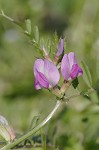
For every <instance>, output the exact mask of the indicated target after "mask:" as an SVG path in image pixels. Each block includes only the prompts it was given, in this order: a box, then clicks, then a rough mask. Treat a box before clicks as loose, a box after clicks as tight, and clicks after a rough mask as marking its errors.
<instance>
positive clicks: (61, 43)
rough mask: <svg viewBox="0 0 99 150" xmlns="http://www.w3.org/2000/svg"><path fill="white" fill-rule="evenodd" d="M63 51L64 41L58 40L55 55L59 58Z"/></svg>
mask: <svg viewBox="0 0 99 150" xmlns="http://www.w3.org/2000/svg"><path fill="white" fill-rule="evenodd" d="M63 51H64V40H63V39H60V43H59V46H58V51H57V53H56V56H60V55H61V54H62V53H63Z"/></svg>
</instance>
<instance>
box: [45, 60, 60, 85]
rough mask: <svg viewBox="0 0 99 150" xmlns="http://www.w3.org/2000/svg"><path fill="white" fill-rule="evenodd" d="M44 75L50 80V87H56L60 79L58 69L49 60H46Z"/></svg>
mask: <svg viewBox="0 0 99 150" xmlns="http://www.w3.org/2000/svg"><path fill="white" fill-rule="evenodd" d="M44 75H45V77H46V79H47V80H48V82H49V84H50V87H54V86H55V85H56V84H57V83H58V81H59V79H60V74H59V71H58V69H57V67H56V66H55V65H54V64H53V63H52V62H50V61H48V60H47V59H44Z"/></svg>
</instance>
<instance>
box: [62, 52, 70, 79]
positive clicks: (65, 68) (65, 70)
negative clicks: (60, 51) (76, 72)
mask: <svg viewBox="0 0 99 150" xmlns="http://www.w3.org/2000/svg"><path fill="white" fill-rule="evenodd" d="M61 73H62V75H63V77H64V79H65V80H68V79H69V77H70V64H69V59H68V55H67V54H65V55H64V56H63V59H62V62H61Z"/></svg>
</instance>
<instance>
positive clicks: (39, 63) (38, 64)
mask: <svg viewBox="0 0 99 150" xmlns="http://www.w3.org/2000/svg"><path fill="white" fill-rule="evenodd" d="M37 72H41V73H44V61H43V60H42V59H37V60H36V61H35V63H34V76H36V74H37Z"/></svg>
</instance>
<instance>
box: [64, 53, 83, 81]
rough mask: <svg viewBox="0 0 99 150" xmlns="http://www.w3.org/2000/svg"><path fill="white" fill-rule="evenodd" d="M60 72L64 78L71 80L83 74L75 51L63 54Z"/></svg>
mask: <svg viewBox="0 0 99 150" xmlns="http://www.w3.org/2000/svg"><path fill="white" fill-rule="evenodd" d="M61 72H62V75H63V77H64V79H65V80H67V81H68V80H72V79H75V78H76V77H78V76H81V75H82V74H83V70H82V69H81V68H80V67H79V65H78V63H77V60H76V57H75V53H74V52H70V53H69V54H65V55H64V56H63V59H62V63H61Z"/></svg>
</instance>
